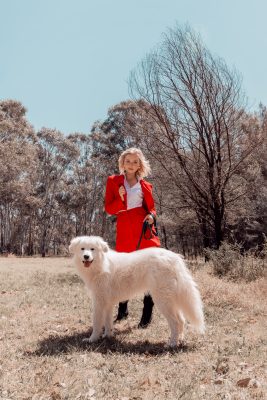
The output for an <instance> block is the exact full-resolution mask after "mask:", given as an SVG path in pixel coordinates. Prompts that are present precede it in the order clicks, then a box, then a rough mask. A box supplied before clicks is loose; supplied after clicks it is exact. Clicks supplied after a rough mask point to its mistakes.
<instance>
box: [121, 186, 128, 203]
mask: <svg viewBox="0 0 267 400" xmlns="http://www.w3.org/2000/svg"><path fill="white" fill-rule="evenodd" d="M125 193H126V190H125V189H124V186H120V188H119V195H120V197H121V199H122V201H124V195H125Z"/></svg>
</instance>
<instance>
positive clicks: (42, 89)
mask: <svg viewBox="0 0 267 400" xmlns="http://www.w3.org/2000/svg"><path fill="white" fill-rule="evenodd" d="M266 15H267V1H266V0H253V1H252V0H251V1H248V0H134V1H133V0H131V1H130V0H0V99H1V100H2V99H6V98H12V99H17V100H19V101H21V102H22V103H23V104H24V105H25V106H26V107H27V109H28V114H27V116H28V119H29V121H30V122H31V123H32V124H33V125H34V127H35V128H36V129H39V128H41V127H42V126H46V127H48V128H57V129H59V130H61V131H62V132H63V133H65V134H68V133H71V132H84V133H88V132H89V131H90V129H91V126H92V124H93V122H94V121H96V120H98V119H100V120H103V119H104V118H105V117H106V115H107V110H108V108H109V107H111V106H112V105H115V104H116V103H119V102H120V101H122V100H126V99H128V98H129V94H128V85H127V80H128V78H129V73H130V71H131V69H133V68H134V67H135V66H136V65H137V63H138V62H139V61H141V59H142V58H143V57H144V56H145V55H146V53H148V52H149V51H150V50H151V49H152V48H153V47H154V46H155V45H156V44H157V43H158V42H159V41H160V39H161V35H162V33H163V32H164V31H166V29H167V28H168V27H173V26H174V25H175V23H176V22H178V23H181V24H184V23H189V24H190V25H191V27H192V28H194V29H195V30H196V31H198V32H200V33H201V35H202V38H203V40H204V42H205V44H206V45H207V47H208V48H209V49H210V50H211V51H212V52H213V53H216V54H217V55H219V56H221V57H222V58H224V59H225V61H226V62H227V63H228V64H229V65H230V66H235V67H236V68H237V69H238V70H239V71H240V73H241V74H242V76H243V89H244V91H245V93H246V95H247V97H248V105H249V109H250V110H254V109H256V108H257V106H258V104H259V102H262V103H263V104H265V105H267V78H266V74H267V20H266Z"/></svg>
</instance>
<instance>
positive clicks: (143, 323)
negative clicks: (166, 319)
mask: <svg viewBox="0 0 267 400" xmlns="http://www.w3.org/2000/svg"><path fill="white" fill-rule="evenodd" d="M153 306H154V302H153V300H152V297H151V296H150V294H147V295H145V297H144V307H143V314H142V317H141V320H140V322H139V324H138V328H146V327H147V326H148V325H149V324H150V322H151V319H152V310H153Z"/></svg>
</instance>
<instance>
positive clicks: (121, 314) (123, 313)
mask: <svg viewBox="0 0 267 400" xmlns="http://www.w3.org/2000/svg"><path fill="white" fill-rule="evenodd" d="M127 317H128V301H124V302H123V303H119V308H118V315H117V318H116V319H115V322H117V321H121V320H122V319H126V318H127Z"/></svg>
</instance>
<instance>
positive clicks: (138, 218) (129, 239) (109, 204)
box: [105, 175, 160, 253]
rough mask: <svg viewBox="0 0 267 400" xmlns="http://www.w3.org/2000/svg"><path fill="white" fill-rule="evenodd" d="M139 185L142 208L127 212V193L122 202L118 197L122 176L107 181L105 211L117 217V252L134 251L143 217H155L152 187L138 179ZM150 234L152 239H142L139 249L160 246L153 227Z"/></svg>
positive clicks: (122, 184) (109, 178) (112, 177)
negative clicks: (149, 215) (142, 195)
mask: <svg viewBox="0 0 267 400" xmlns="http://www.w3.org/2000/svg"><path fill="white" fill-rule="evenodd" d="M140 184H141V188H142V191H143V194H144V197H143V206H142V207H136V208H132V209H130V210H127V192H126V194H125V195H124V201H122V199H121V197H120V195H119V188H120V186H124V175H112V176H109V177H108V180H107V187H106V195H105V210H106V212H107V213H108V214H113V215H116V216H117V230H116V231H117V232H116V250H117V251H119V252H127V253H128V252H131V251H134V250H136V247H137V244H138V243H139V239H140V235H141V232H142V226H143V221H144V218H145V216H146V215H147V214H148V213H151V214H154V215H155V216H156V210H155V205H154V199H153V196H152V185H151V184H150V183H148V182H146V181H145V180H143V179H140ZM120 211H122V212H120ZM152 232H153V235H152V238H149V239H148V238H144V237H142V240H141V243H140V247H139V249H144V248H147V247H159V246H160V240H159V237H158V236H157V235H156V232H155V228H154V227H152Z"/></svg>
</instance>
